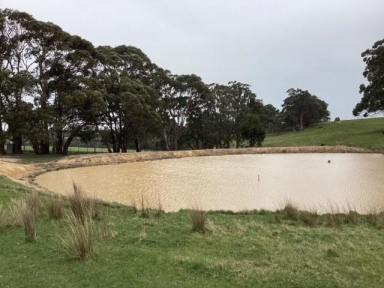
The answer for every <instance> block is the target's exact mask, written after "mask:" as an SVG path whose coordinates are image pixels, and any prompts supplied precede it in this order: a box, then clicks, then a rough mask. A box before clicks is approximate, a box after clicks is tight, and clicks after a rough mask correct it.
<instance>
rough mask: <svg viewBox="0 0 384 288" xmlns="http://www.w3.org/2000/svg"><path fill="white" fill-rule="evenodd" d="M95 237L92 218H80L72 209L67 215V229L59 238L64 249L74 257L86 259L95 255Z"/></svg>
mask: <svg viewBox="0 0 384 288" xmlns="http://www.w3.org/2000/svg"><path fill="white" fill-rule="evenodd" d="M95 238H96V233H95V227H94V223H93V220H92V218H91V217H84V218H79V216H78V214H75V213H74V212H73V210H72V211H71V213H70V214H69V215H68V217H67V231H66V233H65V235H64V236H63V237H60V238H59V239H60V243H61V246H62V247H63V249H64V251H65V252H66V253H67V254H68V255H69V256H70V257H72V258H75V259H78V260H86V259H88V258H90V257H92V256H93V255H94V252H95V247H94V244H95Z"/></svg>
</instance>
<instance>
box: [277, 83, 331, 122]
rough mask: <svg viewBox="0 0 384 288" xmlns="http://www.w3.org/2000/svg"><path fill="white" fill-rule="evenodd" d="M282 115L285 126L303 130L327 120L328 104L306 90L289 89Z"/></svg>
mask: <svg viewBox="0 0 384 288" xmlns="http://www.w3.org/2000/svg"><path fill="white" fill-rule="evenodd" d="M287 93H288V97H287V98H285V99H284V103H283V105H282V107H283V109H282V113H283V117H284V122H285V125H287V126H288V127H292V128H298V129H300V130H303V129H304V128H305V127H307V126H309V125H311V124H313V123H317V122H320V121H327V120H328V119H329V111H328V109H327V107H328V104H327V103H326V102H324V101H323V100H321V99H319V98H318V97H317V96H315V95H312V94H311V93H309V92H308V91H307V90H301V89H292V88H291V89H289V90H288V91H287Z"/></svg>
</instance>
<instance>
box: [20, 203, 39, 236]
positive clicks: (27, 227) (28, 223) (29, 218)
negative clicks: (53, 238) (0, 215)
mask: <svg viewBox="0 0 384 288" xmlns="http://www.w3.org/2000/svg"><path fill="white" fill-rule="evenodd" d="M30 205H31V202H29V201H28V200H22V201H21V204H20V207H19V208H20V210H19V213H20V218H21V221H22V223H23V227H24V234H25V239H26V240H27V241H30V242H33V241H35V240H36V238H37V227H36V210H35V208H36V207H35V206H33V205H32V206H30Z"/></svg>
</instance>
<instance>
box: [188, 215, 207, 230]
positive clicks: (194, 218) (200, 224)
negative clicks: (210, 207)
mask: <svg viewBox="0 0 384 288" xmlns="http://www.w3.org/2000/svg"><path fill="white" fill-rule="evenodd" d="M190 217H191V223H192V231H193V232H198V233H202V234H204V233H205V232H207V231H208V229H207V213H206V212H205V211H203V210H200V209H193V210H191V211H190Z"/></svg>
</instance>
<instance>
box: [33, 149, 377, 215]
mask: <svg viewBox="0 0 384 288" xmlns="http://www.w3.org/2000/svg"><path fill="white" fill-rule="evenodd" d="M329 162H330V163H329ZM36 181H37V183H38V184H40V185H41V186H43V187H45V188H47V189H49V190H51V191H54V192H57V193H60V194H64V195H68V194H70V193H72V182H73V181H75V182H76V183H78V184H79V185H80V186H81V187H82V188H83V190H85V191H86V192H87V193H88V195H93V196H95V197H97V198H100V199H103V200H106V201H111V202H119V203H123V204H128V205H134V204H136V205H137V206H138V207H141V201H142V199H144V202H145V205H146V206H151V207H153V208H157V207H158V206H159V205H161V207H162V209H164V210H165V211H167V212H170V211H177V210H179V209H184V208H201V209H206V210H232V211H240V210H252V209H268V210H275V209H280V208H282V207H283V206H284V205H285V204H286V203H287V202H290V203H292V204H294V205H295V206H298V207H299V208H300V209H307V210H308V209H311V210H312V209H315V210H317V211H319V212H336V211H346V210H350V209H354V210H357V211H358V212H361V213H367V212H372V211H376V210H378V209H384V155H382V154H324V153H322V154H316V153H313V154H312V153H311V154H253V155H228V156H207V157H190V158H182V159H167V160H157V161H147V162H135V163H126V164H117V165H103V166H95V167H82V168H74V169H67V170H59V171H54V172H48V173H45V174H42V175H40V176H39V177H38V178H37V180H36Z"/></svg>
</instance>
